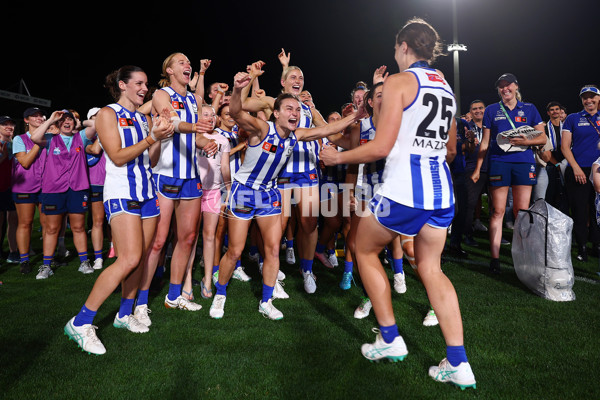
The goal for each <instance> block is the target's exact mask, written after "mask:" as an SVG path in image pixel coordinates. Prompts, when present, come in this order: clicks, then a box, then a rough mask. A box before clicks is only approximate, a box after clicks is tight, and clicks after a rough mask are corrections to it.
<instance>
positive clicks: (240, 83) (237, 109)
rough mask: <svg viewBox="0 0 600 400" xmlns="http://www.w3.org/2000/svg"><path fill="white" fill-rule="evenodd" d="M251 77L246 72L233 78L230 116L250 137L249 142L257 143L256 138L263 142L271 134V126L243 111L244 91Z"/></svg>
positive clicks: (239, 73)
mask: <svg viewBox="0 0 600 400" xmlns="http://www.w3.org/2000/svg"><path fill="white" fill-rule="evenodd" d="M250 81H251V77H250V75H249V74H248V73H246V72H238V73H237V74H236V75H235V77H234V78H233V93H232V94H231V101H230V103H229V115H231V117H232V118H233V119H234V120H235V122H236V124H237V125H238V126H239V127H240V128H241V129H243V130H245V131H246V132H248V134H249V135H250V136H249V138H248V140H249V141H256V139H255V138H259V139H261V140H262V138H263V137H265V136H266V135H267V133H268V132H269V125H268V124H267V123H266V122H265V121H263V120H261V119H259V118H256V117H253V116H252V115H250V114H249V113H248V112H246V111H245V110H244V109H243V106H242V89H244V88H245V87H247V86H248V85H249V84H250Z"/></svg>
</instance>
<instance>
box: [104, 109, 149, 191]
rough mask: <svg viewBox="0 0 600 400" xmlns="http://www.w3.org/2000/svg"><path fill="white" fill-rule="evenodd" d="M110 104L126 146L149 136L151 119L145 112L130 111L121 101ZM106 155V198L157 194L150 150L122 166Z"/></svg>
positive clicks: (122, 143) (123, 143)
mask: <svg viewBox="0 0 600 400" xmlns="http://www.w3.org/2000/svg"><path fill="white" fill-rule="evenodd" d="M108 107H110V108H112V109H113V110H114V111H115V114H116V116H117V127H118V130H119V135H120V136H121V146H122V147H123V148H125V147H129V146H133V145H134V144H136V143H138V142H141V141H142V140H144V139H145V138H146V136H148V134H149V126H148V121H147V120H146V117H145V116H144V115H143V114H141V113H139V112H136V111H129V110H127V109H126V108H124V107H122V106H121V105H120V104H117V103H115V104H110V105H109V106H108ZM100 145H102V142H100ZM105 156H106V178H105V181H104V200H108V199H130V200H136V201H144V200H149V199H152V198H155V197H156V193H155V192H154V183H153V182H152V170H151V168H150V157H149V155H148V151H144V152H143V153H142V154H140V155H139V156H137V157H136V158H135V159H133V160H131V161H128V162H127V164H125V165H123V166H121V167H117V166H116V165H115V164H114V163H113V161H112V160H111V159H110V157H109V156H108V154H107V153H105Z"/></svg>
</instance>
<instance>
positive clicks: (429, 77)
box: [425, 73, 446, 85]
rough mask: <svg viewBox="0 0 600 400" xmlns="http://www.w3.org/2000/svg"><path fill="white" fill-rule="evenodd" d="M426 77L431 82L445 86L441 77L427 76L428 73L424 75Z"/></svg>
mask: <svg viewBox="0 0 600 400" xmlns="http://www.w3.org/2000/svg"><path fill="white" fill-rule="evenodd" d="M425 74H426V75H427V78H428V79H429V80H430V81H431V82H442V83H443V84H444V85H445V84H446V83H445V82H444V80H443V79H442V77H441V76H439V75H438V74H429V73H425Z"/></svg>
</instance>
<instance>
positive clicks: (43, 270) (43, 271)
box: [35, 265, 54, 279]
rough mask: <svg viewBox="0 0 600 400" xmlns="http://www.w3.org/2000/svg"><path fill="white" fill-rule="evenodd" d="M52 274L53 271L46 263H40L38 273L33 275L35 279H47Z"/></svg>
mask: <svg viewBox="0 0 600 400" xmlns="http://www.w3.org/2000/svg"><path fill="white" fill-rule="evenodd" d="M52 275H54V271H52V268H50V266H48V265H40V268H39V269H38V274H37V275H36V276H35V279H48V277H50V276H52Z"/></svg>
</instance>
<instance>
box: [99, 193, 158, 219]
mask: <svg viewBox="0 0 600 400" xmlns="http://www.w3.org/2000/svg"><path fill="white" fill-rule="evenodd" d="M104 212H105V213H106V219H107V220H108V222H109V223H110V220H111V218H112V217H114V216H117V215H119V214H123V213H126V214H131V215H138V216H139V217H140V218H141V219H145V218H154V217H158V216H159V215H160V207H159V205H158V199H157V198H156V199H150V200H145V201H137V200H130V199H110V200H107V201H105V202H104Z"/></svg>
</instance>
